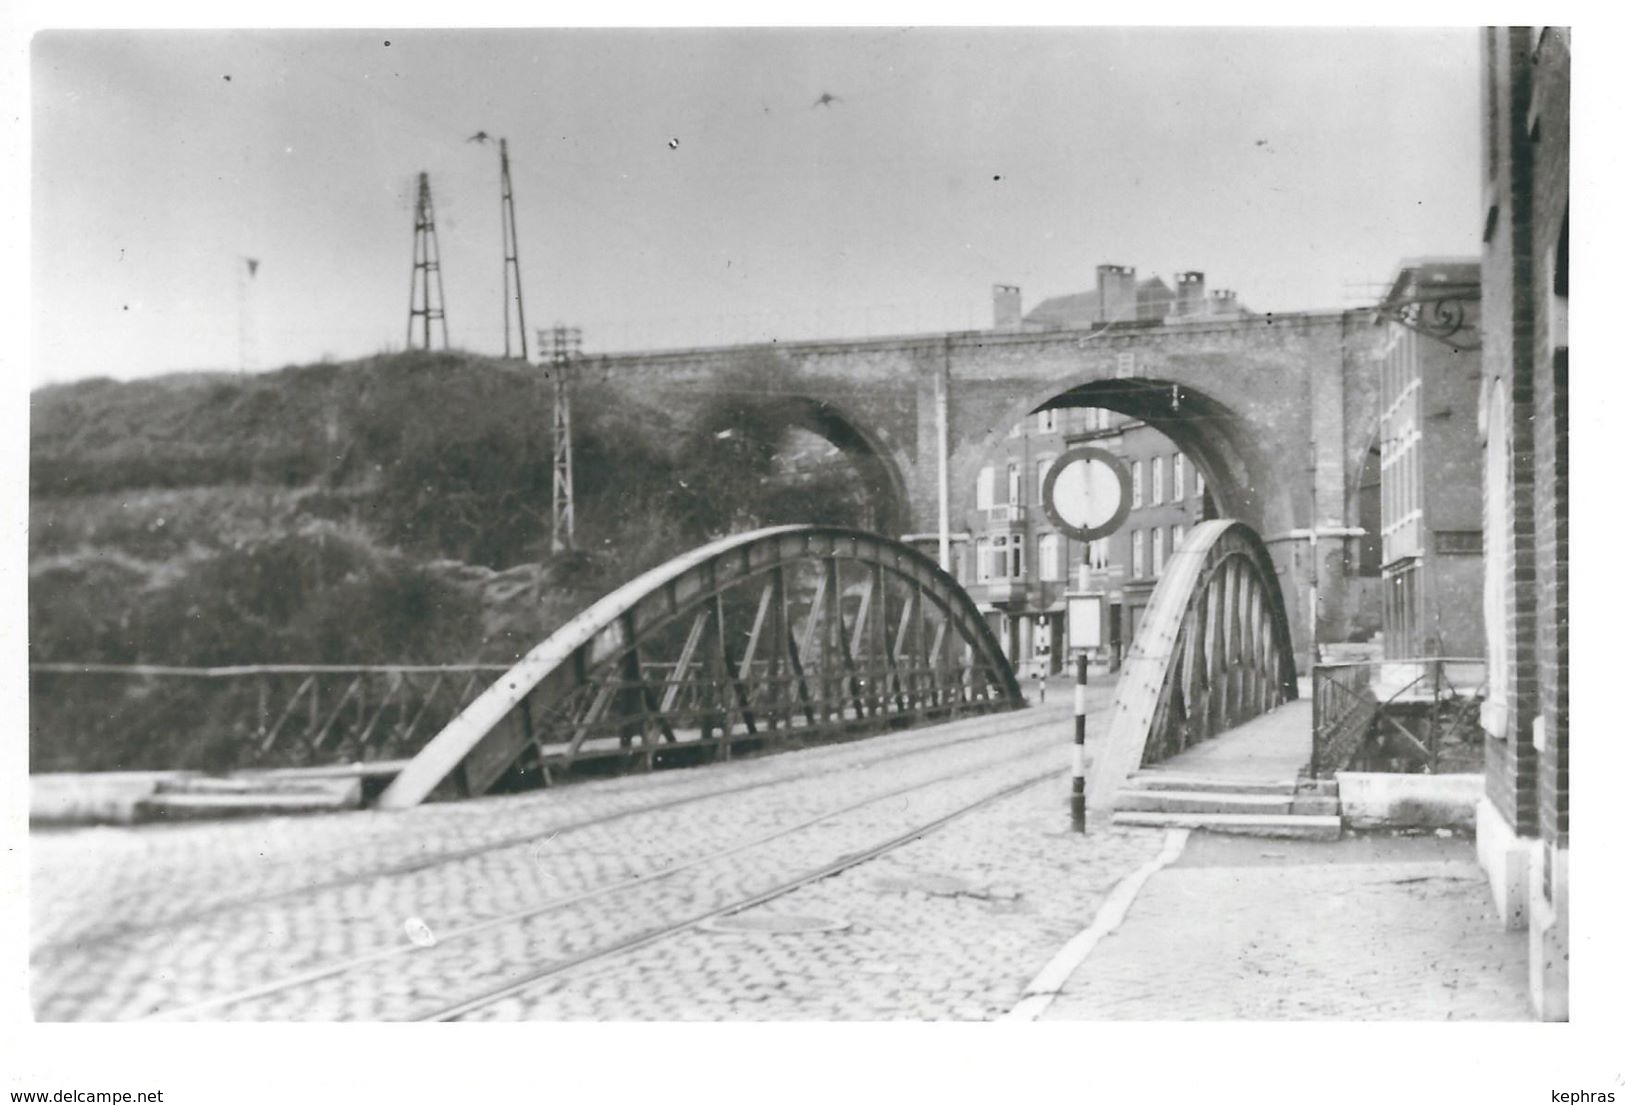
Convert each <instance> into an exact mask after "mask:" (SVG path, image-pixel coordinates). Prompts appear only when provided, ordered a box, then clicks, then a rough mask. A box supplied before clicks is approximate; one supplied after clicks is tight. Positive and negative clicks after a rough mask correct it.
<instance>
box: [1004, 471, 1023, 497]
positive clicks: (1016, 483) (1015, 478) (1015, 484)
mask: <svg viewBox="0 0 1625 1105" xmlns="http://www.w3.org/2000/svg"><path fill="white" fill-rule="evenodd" d="M1006 474H1007V477H1008V478H1007V479H1006V486H1007V487H1008V488H1009V491H1010V505H1011V506H1020V505H1021V462H1020V461H1011V462H1010V467H1009V468H1008V469H1006Z"/></svg>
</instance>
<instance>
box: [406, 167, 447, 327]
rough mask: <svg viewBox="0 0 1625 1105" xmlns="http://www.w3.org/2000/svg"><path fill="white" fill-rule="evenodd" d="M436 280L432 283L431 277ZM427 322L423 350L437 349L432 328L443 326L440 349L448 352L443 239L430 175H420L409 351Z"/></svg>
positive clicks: (413, 246) (414, 239)
mask: <svg viewBox="0 0 1625 1105" xmlns="http://www.w3.org/2000/svg"><path fill="white" fill-rule="evenodd" d="M431 276H432V277H433V281H432V282H431V280H430V277H431ZM419 319H422V320H423V348H424V349H432V348H434V342H433V333H432V330H431V326H432V324H433V323H434V322H436V321H438V322H439V323H440V348H442V349H448V348H450V346H451V338H450V336H449V335H448V333H447V331H446V290H445V287H444V286H443V285H442V283H441V280H440V236H439V235H438V234H436V233H435V229H434V200H433V199H432V198H431V197H430V195H429V174H428V173H419V174H418V201H417V211H416V214H415V216H414V218H413V223H412V294H411V300H410V303H409V309H408V311H407V315H406V348H408V349H412V348H415V346H414V345H413V344H412V339H413V334H414V332H415V331H416V329H417V325H418V320H419Z"/></svg>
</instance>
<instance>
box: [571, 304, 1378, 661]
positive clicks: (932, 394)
mask: <svg viewBox="0 0 1625 1105" xmlns="http://www.w3.org/2000/svg"><path fill="white" fill-rule="evenodd" d="M1379 335H1380V328H1379V327H1375V326H1373V325H1371V315H1370V314H1369V313H1368V312H1314V313H1295V314H1288V315H1273V316H1272V315H1261V316H1247V317H1243V318H1238V319H1228V320H1204V321H1180V322H1175V321H1169V322H1149V323H1111V324H1102V325H1099V326H1097V327H1095V328H1093V329H1089V330H1083V329H1069V330H1048V331H1036V332H1006V331H969V332H954V333H939V334H930V335H923V336H910V337H898V338H876V339H863V340H843V341H813V342H787V343H771V344H765V345H745V346H727V347H716V348H700V349H685V350H675V351H667V352H654V353H638V354H608V355H599V356H587V357H582V358H581V359H580V360H578V361H577V362H575V364H576V368H575V371H576V373H577V375H578V377H585V378H589V379H593V380H597V381H600V382H603V383H605V384H608V385H610V386H612V387H614V388H615V389H616V390H617V391H620V392H622V393H624V394H625V395H626V398H627V400H628V401H630V402H637V403H642V404H649V405H654V406H659V407H662V408H665V409H667V410H671V411H676V412H678V413H679V414H680V415H685V416H686V415H688V414H690V413H692V415H693V417H695V418H702V417H705V415H706V412H707V410H708V409H710V410H713V411H714V410H715V409H716V408H717V407H718V406H719V405H721V401H722V400H724V399H725V398H726V399H729V400H732V401H733V402H735V403H737V402H738V401H739V398H740V397H741V396H744V397H746V399H747V400H748V401H754V402H768V403H773V404H775V405H777V406H779V408H780V409H781V410H782V411H784V412H787V413H788V414H789V416H790V418H791V420H792V421H793V422H795V423H796V424H799V425H801V426H803V427H804V428H806V429H809V430H811V431H813V432H815V433H818V434H820V435H821V436H823V437H825V438H826V439H828V440H829V441H831V442H832V443H833V444H835V445H836V446H838V447H839V448H840V449H842V451H843V452H845V453H846V454H847V455H848V456H849V457H851V458H852V459H853V460H854V461H855V462H856V463H857V465H858V468H859V471H860V472H861V473H862V478H863V480H864V481H865V483H866V484H867V485H868V489H869V491H870V494H871V497H872V499H873V500H874V501H875V502H876V503H877V504H878V510H879V517H880V522H879V525H878V528H880V529H882V530H885V531H888V532H889V533H890V534H891V535H892V536H897V535H899V534H903V533H935V532H936V531H937V529H938V524H939V519H938V491H937V467H938V402H939V396H943V397H945V399H946V412H947V418H946V422H947V433H946V440H947V442H948V446H947V454H948V463H947V469H948V486H949V495H948V528H949V530H950V531H952V532H956V533H957V532H963V531H964V530H965V529H966V528H967V526H966V522H967V520H968V519H969V517H970V516H971V514H972V512H973V511H974V510H975V498H974V496H975V484H976V473H977V471H978V470H979V469H980V468H981V467H982V466H983V464H985V463H990V460H989V458H991V457H992V456H993V455H994V450H995V447H996V446H998V445H999V443H1000V441H1001V439H1002V438H1004V437H1005V436H1006V435H1007V434H1008V432H1009V431H1010V429H1011V428H1012V427H1013V426H1014V425H1015V423H1016V422H1017V421H1018V420H1020V419H1021V418H1023V417H1024V416H1026V415H1027V414H1029V413H1031V412H1033V411H1036V410H1039V409H1042V408H1045V407H1066V406H1081V407H1088V406H1092V407H1105V408H1109V409H1111V410H1115V411H1119V412H1121V413H1123V414H1125V415H1128V416H1130V417H1133V418H1139V419H1143V420H1144V421H1145V422H1146V423H1148V424H1149V425H1151V426H1153V427H1155V428H1156V429H1158V430H1160V431H1161V432H1162V433H1163V434H1165V435H1166V436H1167V437H1168V438H1169V439H1170V440H1172V441H1173V442H1174V443H1175V444H1176V445H1177V446H1178V447H1179V448H1180V449H1181V450H1182V451H1183V452H1184V453H1185V454H1186V455H1187V456H1189V457H1190V458H1192V459H1193V460H1194V461H1195V462H1196V464H1197V465H1198V466H1199V467H1200V468H1201V469H1202V470H1203V473H1204V475H1205V477H1206V479H1207V482H1208V486H1209V488H1210V489H1211V493H1212V495H1213V499H1214V502H1215V503H1216V504H1217V506H1218V509H1219V512H1220V514H1221V515H1223V516H1225V517H1231V518H1236V519H1239V520H1241V521H1243V522H1245V523H1247V524H1248V525H1250V526H1252V527H1253V528H1254V529H1255V530H1257V531H1258V533H1259V534H1261V535H1262V536H1263V538H1264V540H1265V542H1266V544H1267V546H1268V548H1269V550H1270V554H1271V557H1272V559H1273V561H1274V565H1275V570H1276V573H1277V575H1278V577H1279V579H1280V583H1281V589H1282V593H1283V595H1284V597H1285V600H1286V604H1287V608H1288V614H1289V617H1290V619H1291V624H1292V636H1293V648H1294V651H1295V652H1296V653H1297V656H1298V660H1299V663H1300V665H1301V664H1303V663H1304V662H1305V661H1307V660H1308V659H1309V656H1308V651H1309V641H1310V640H1311V637H1310V634H1309V630H1308V624H1307V618H1308V611H1309V610H1310V608H1311V598H1310V595H1311V588H1313V589H1314V593H1315V598H1314V600H1313V605H1314V608H1315V609H1316V610H1317V612H1318V616H1317V624H1318V636H1317V637H1316V638H1315V639H1318V640H1338V639H1342V638H1343V637H1344V636H1345V635H1346V633H1347V631H1348V629H1349V627H1350V625H1351V619H1352V618H1353V616H1354V614H1355V609H1356V606H1357V603H1358V595H1357V593H1356V592H1357V588H1358V584H1357V583H1356V580H1355V576H1356V566H1357V559H1358V540H1359V536H1360V533H1361V530H1360V519H1359V498H1360V496H1359V487H1360V484H1361V482H1362V469H1363V466H1364V465H1365V463H1366V460H1367V456H1368V454H1369V453H1370V451H1371V449H1372V447H1373V446H1374V444H1375V441H1374V437H1373V435H1374V433H1375V431H1376V428H1377V426H1378V416H1379V413H1380V412H1379V411H1378V409H1377V403H1378V380H1377V373H1376V371H1375V364H1376V360H1375V355H1374V353H1373V348H1374V346H1375V344H1376V342H1377V340H1378V338H1379ZM1368 524H1370V523H1369V522H1368ZM1311 534H1313V538H1312V537H1311ZM1311 547H1313V548H1314V549H1315V550H1316V554H1315V556H1314V557H1313V558H1311V553H1310V550H1311ZM1300 670H1305V669H1304V668H1303V667H1300Z"/></svg>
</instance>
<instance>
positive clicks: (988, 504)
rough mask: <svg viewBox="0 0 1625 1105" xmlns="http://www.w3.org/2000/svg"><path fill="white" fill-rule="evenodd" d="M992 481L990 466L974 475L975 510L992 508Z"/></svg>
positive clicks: (991, 468) (992, 474)
mask: <svg viewBox="0 0 1625 1105" xmlns="http://www.w3.org/2000/svg"><path fill="white" fill-rule="evenodd" d="M993 480H994V472H993V467H992V465H989V466H988V467H986V468H984V469H982V470H981V471H980V472H978V473H976V509H977V510H990V509H992V507H993Z"/></svg>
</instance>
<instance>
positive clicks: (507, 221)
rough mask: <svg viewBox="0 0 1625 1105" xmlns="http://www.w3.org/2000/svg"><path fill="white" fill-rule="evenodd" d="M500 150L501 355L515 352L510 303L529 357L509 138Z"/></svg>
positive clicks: (522, 348) (522, 346)
mask: <svg viewBox="0 0 1625 1105" xmlns="http://www.w3.org/2000/svg"><path fill="white" fill-rule="evenodd" d="M497 150H498V152H499V154H500V156H501V158H502V355H503V356H505V357H511V356H513V345H512V341H511V335H512V333H513V330H514V328H513V327H512V326H511V325H510V324H509V321H508V319H509V311H508V307H509V304H510V303H513V304H515V305H516V306H517V307H518V315H519V318H518V322H519V326H518V332H519V358H520V360H525V361H528V360H530V349H529V347H528V346H527V345H526V344H525V293H524V289H522V288H521V287H520V286H519V228H518V225H517V224H516V223H515V222H514V215H513V177H511V176H510V175H509V174H508V140H507V139H506V138H503V139H500V140H499V141H498V142H497Z"/></svg>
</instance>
